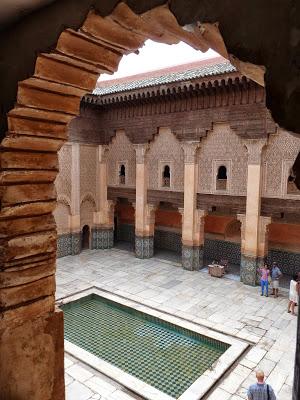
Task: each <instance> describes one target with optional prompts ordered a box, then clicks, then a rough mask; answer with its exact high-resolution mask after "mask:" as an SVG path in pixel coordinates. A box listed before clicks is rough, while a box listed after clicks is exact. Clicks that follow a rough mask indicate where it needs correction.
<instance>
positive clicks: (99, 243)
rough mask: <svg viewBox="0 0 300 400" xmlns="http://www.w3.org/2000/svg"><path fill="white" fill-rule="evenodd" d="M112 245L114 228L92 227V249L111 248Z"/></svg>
mask: <svg viewBox="0 0 300 400" xmlns="http://www.w3.org/2000/svg"><path fill="white" fill-rule="evenodd" d="M113 246H114V230H113V228H111V229H100V228H92V249H111V248H112V247H113Z"/></svg>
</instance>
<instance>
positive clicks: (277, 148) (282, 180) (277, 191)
mask: <svg viewBox="0 0 300 400" xmlns="http://www.w3.org/2000/svg"><path fill="white" fill-rule="evenodd" d="M299 151H300V138H297V137H295V136H292V135H291V134H289V133H288V132H286V131H284V130H282V129H279V130H278V133H277V134H275V135H270V137H269V140H268V145H267V147H266V148H265V149H264V152H263V157H262V162H263V196H264V197H284V198H296V199H297V198H298V199H300V190H299V191H298V192H297V193H298V194H297V193H296V194H293V195H291V194H287V178H288V176H289V172H290V168H291V167H292V165H293V163H294V162H295V159H296V157H297V155H298V153H299Z"/></svg>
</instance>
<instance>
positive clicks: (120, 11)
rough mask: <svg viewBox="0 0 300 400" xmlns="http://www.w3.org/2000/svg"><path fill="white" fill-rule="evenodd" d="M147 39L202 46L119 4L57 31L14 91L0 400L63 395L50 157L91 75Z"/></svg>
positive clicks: (168, 19)
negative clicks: (107, 13)
mask: <svg viewBox="0 0 300 400" xmlns="http://www.w3.org/2000/svg"><path fill="white" fill-rule="evenodd" d="M148 38H151V39H153V40H157V41H160V42H164V43H168V44H173V43H177V42H179V41H180V40H183V41H185V42H186V43H188V44H190V45H192V46H193V47H195V48H198V49H204V50H205V49H207V48H208V45H207V43H206V42H205V40H204V39H203V38H201V37H199V36H197V35H196V34H195V33H193V32H188V31H185V30H183V29H182V28H181V27H180V26H179V24H178V23H177V21H176V18H175V17H174V16H173V14H172V13H171V12H170V11H169V9H168V7H167V6H162V7H158V8H155V9H152V10H150V11H148V12H146V13H144V14H142V15H141V16H138V15H136V14H134V13H133V12H132V11H131V10H130V8H129V7H128V6H126V5H125V4H124V3H119V4H118V6H117V7H116V8H115V9H114V11H113V12H112V14H111V15H110V16H109V17H106V18H102V17H101V16H99V15H97V14H96V13H95V12H92V11H91V12H90V13H89V14H88V16H87V18H86V20H85V22H84V24H83V26H82V27H81V28H80V29H79V30H78V31H74V30H72V29H66V30H65V31H63V32H62V33H61V35H60V37H59V39H58V42H57V45H56V48H55V50H54V51H52V52H51V53H49V54H40V55H38V57H37V60H36V66H35V71H34V75H33V77H31V78H28V79H26V80H24V81H22V82H19V84H18V93H17V102H16V106H15V108H14V109H13V110H11V111H10V112H9V113H8V132H7V134H6V137H5V138H4V139H3V141H2V144H1V145H2V153H1V167H2V174H1V184H2V187H1V214H0V230H1V234H2V236H1V246H2V254H1V282H0V284H1V295H2V296H1V308H2V320H1V328H0V333H1V345H0V346H1V348H0V351H1V356H2V359H4V360H6V365H5V368H1V371H3V372H2V373H1V378H0V391H1V394H2V395H3V396H4V397H5V398H6V399H7V400H9V399H15V398H30V399H45V400H46V399H55V400H60V399H63V398H64V373H63V367H64V364H63V356H64V351H63V340H64V338H63V315H62V312H60V311H58V310H56V309H55V297H54V295H55V264H56V239H57V234H56V227H55V221H54V217H53V215H52V213H53V211H54V209H55V206H56V192H55V188H54V180H55V178H56V175H57V172H58V156H57V152H58V150H59V149H60V148H61V146H62V145H63V144H64V143H65V141H66V140H67V126H68V124H69V123H70V121H72V119H73V118H74V117H75V116H77V115H78V114H79V107H80V101H81V99H82V97H83V96H84V95H85V94H86V93H87V92H90V91H91V90H92V89H93V88H94V86H95V83H96V81H97V78H98V76H99V75H100V74H101V73H102V72H113V71H115V70H116V69H117V67H118V64H119V61H120V60H121V58H122V56H123V55H124V54H127V53H130V52H134V51H136V50H137V49H138V48H139V47H140V46H142V44H143V43H144V41H145V40H146V39H148ZM20 371H22V375H20ZM20 376H22V378H21V377H20Z"/></svg>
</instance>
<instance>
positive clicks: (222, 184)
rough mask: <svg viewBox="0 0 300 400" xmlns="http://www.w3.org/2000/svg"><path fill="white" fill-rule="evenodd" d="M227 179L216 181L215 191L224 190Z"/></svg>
mask: <svg viewBox="0 0 300 400" xmlns="http://www.w3.org/2000/svg"><path fill="white" fill-rule="evenodd" d="M226 189H227V179H217V184H216V190H226Z"/></svg>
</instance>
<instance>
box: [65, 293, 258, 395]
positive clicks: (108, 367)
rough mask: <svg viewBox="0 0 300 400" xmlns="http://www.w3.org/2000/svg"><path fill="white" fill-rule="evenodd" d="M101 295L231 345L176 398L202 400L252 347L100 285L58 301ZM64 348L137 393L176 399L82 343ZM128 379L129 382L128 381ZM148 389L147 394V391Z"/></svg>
mask: <svg viewBox="0 0 300 400" xmlns="http://www.w3.org/2000/svg"><path fill="white" fill-rule="evenodd" d="M91 294H95V295H99V296H101V297H103V298H106V299H108V300H112V301H114V302H117V303H119V304H121V305H124V306H127V307H130V308H133V309H134V310H137V311H141V312H143V313H145V314H148V315H150V316H152V317H156V318H159V319H161V320H163V321H167V322H169V323H171V324H174V325H177V326H179V327H181V328H184V329H188V330H190V331H193V332H196V333H198V334H200V335H203V336H207V337H210V338H212V339H214V340H217V341H221V342H223V343H226V344H228V345H229V346H230V347H229V348H228V349H227V350H225V352H224V353H223V354H222V355H221V356H220V357H219V358H218V360H217V361H215V363H214V364H213V367H212V369H207V370H206V371H205V372H204V373H203V374H202V375H201V376H200V377H199V378H198V379H196V381H194V382H193V383H192V384H191V386H190V387H189V388H188V389H187V390H186V391H185V392H184V393H182V394H181V395H180V396H179V397H178V399H177V400H200V399H202V398H203V396H204V395H205V394H207V393H208V391H209V390H210V389H211V388H212V387H213V386H214V385H215V384H216V383H217V382H218V380H219V379H220V378H221V377H222V376H223V375H224V374H225V373H226V372H227V371H228V369H229V368H230V367H231V366H232V365H233V364H234V363H235V362H236V361H237V360H238V359H239V358H240V357H241V355H242V354H243V353H244V352H245V351H246V350H247V349H248V348H249V347H250V343H247V342H245V341H243V340H241V339H239V338H235V337H232V336H226V334H224V333H219V332H216V331H214V330H212V329H211V328H209V327H205V326H202V325H197V324H196V323H195V322H192V321H187V320H182V318H180V317H177V316H175V315H170V314H168V313H165V312H163V311H158V310H156V309H153V308H151V307H148V306H147V305H144V304H142V303H137V302H136V301H134V300H132V299H127V298H124V297H122V296H119V295H118V294H114V293H111V292H107V291H104V290H102V289H100V288H97V287H91V288H88V289H85V290H82V291H80V292H77V293H75V294H72V295H69V296H66V297H64V298H63V299H59V300H57V304H58V305H59V306H61V305H63V304H67V303H70V302H73V301H75V300H79V299H81V298H83V297H86V296H88V295H91ZM65 351H66V352H67V353H69V354H70V355H72V356H74V357H76V358H77V359H79V360H81V361H83V362H84V363H86V364H88V365H90V366H91V367H92V368H94V369H96V370H98V371H99V372H101V373H103V374H104V375H107V376H108V377H110V378H111V379H113V380H115V381H116V382H117V383H120V384H121V385H123V386H125V387H127V388H128V389H130V390H131V391H133V392H134V393H136V394H138V395H140V396H142V397H143V398H146V399H148V400H175V398H173V397H171V396H169V395H167V394H166V393H163V392H161V391H160V390H158V389H156V388H155V387H153V386H151V385H149V384H147V383H146V382H143V381H142V380H140V379H138V378H136V377H134V376H133V375H130V374H128V373H127V372H125V371H123V370H122V369H120V368H118V367H116V366H114V365H113V364H110V363H108V362H106V361H104V360H102V359H101V358H99V357H97V356H95V355H93V354H92V353H89V352H88V351H86V350H84V349H82V348H80V347H79V346H77V345H75V344H73V343H71V342H69V341H68V340H65ZM128 382H129V383H128ZM145 391H146V393H145Z"/></svg>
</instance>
